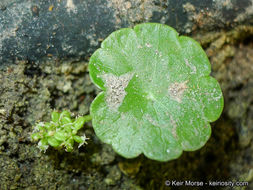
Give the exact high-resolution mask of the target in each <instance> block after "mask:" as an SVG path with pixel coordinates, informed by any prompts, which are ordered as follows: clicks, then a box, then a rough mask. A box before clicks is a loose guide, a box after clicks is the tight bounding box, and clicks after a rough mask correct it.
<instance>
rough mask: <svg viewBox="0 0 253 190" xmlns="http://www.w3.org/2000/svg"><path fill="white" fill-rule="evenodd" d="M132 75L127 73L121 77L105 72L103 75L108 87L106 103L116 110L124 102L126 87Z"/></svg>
mask: <svg viewBox="0 0 253 190" xmlns="http://www.w3.org/2000/svg"><path fill="white" fill-rule="evenodd" d="M132 77H133V74H132V73H127V74H124V75H121V76H119V77H118V76H115V75H113V74H104V75H102V76H101V78H102V79H103V81H104V83H105V87H106V88H107V90H106V103H107V105H108V107H109V108H111V109H112V110H114V111H116V110H117V109H118V108H119V106H120V105H121V104H122V102H123V100H124V98H125V96H126V94H127V93H126V91H125V88H126V87H127V86H128V83H129V81H130V80H131V79H132Z"/></svg>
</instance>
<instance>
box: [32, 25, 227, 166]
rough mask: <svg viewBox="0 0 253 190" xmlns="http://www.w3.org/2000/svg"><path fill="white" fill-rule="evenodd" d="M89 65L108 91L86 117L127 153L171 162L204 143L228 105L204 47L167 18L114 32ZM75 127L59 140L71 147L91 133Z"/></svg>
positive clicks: (97, 82)
mask: <svg viewBox="0 0 253 190" xmlns="http://www.w3.org/2000/svg"><path fill="white" fill-rule="evenodd" d="M89 72H90V77H91V80H92V81H93V83H94V84H95V85H96V86H97V87H98V88H100V89H101V90H102V92H101V93H99V94H98V96H97V97H96V98H95V100H94V101H93V102H92V104H91V108H90V114H91V117H90V116H88V117H89V119H91V118H92V125H93V128H94V130H95V133H96V135H97V136H98V138H99V139H101V140H102V141H103V142H105V143H108V144H111V145H112V147H113V149H114V150H115V151H116V152H117V153H119V154H120V155H122V156H124V157H126V158H134V157H136V156H138V155H140V154H142V153H143V154H144V155H145V156H147V157H148V158H150V159H154V160H158V161H168V160H172V159H175V158H178V157H179V156H180V155H181V154H182V151H194V150H197V149H199V148H201V147H202V146H204V144H205V143H206V142H207V140H208V139H209V137H210V135H211V126H210V122H213V121H215V120H217V119H218V118H219V116H220V114H221V112H222V109H223V96H222V92H221V89H220V86H219V84H218V82H217V81H216V80H215V79H214V78H213V77H211V76H210V72H211V65H210V63H209V61H208V58H207V56H206V54H205V52H204V50H203V49H202V48H201V46H200V45H199V44H198V43H197V42H196V41H195V40H193V39H192V38H189V37H185V36H179V35H178V33H177V32H176V31H175V30H174V29H173V28H171V27H169V26H166V25H162V24H156V23H145V24H139V25H136V26H135V27H134V28H133V29H129V28H125V29H120V30H118V31H115V32H113V33H112V34H111V35H110V36H109V37H107V38H106V39H105V40H104V41H103V42H102V44H101V48H99V49H98V50H96V51H95V52H94V54H93V55H92V56H91V58H90V63H89ZM74 122H75V121H74ZM72 123H73V122H72ZM44 127H45V126H44ZM44 127H41V128H40V129H39V131H40V130H42V129H44ZM70 128H71V127H70ZM71 129H72V128H71ZM69 130H70V129H68V131H69ZM39 133H40V132H37V134H39ZM35 134H36V133H35ZM71 134H72V133H71ZM73 134H74V135H72V136H71V139H72V140H70V141H68V140H67V141H66V139H65V138H64V141H63V139H62V140H61V141H60V142H58V141H57V143H56V144H57V145H58V144H59V145H60V144H61V143H62V142H64V145H61V146H65V147H66V149H67V150H72V147H73V142H74V141H76V142H78V143H81V144H82V143H84V142H85V140H84V139H85V138H86V137H85V138H83V139H82V141H81V139H80V138H79V139H77V137H75V136H76V133H73ZM35 137H36V135H35ZM47 138H48V136H47ZM75 138H76V140H75ZM38 139H39V138H38ZM55 139H56V140H60V138H59V139H57V138H55ZM41 141H42V140H41ZM43 142H44V141H43ZM43 142H41V143H42V144H43ZM47 142H48V144H50V145H52V146H55V147H58V146H56V144H54V143H53V142H52V141H51V140H49V139H47ZM65 142H66V143H65ZM69 142H71V143H70V145H71V146H70V147H69V148H67V146H68V145H69ZM43 145H44V144H43ZM66 145H67V146H66ZM46 146H47V144H46Z"/></svg>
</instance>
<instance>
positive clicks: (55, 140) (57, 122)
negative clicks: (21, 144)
mask: <svg viewBox="0 0 253 190" xmlns="http://www.w3.org/2000/svg"><path fill="white" fill-rule="evenodd" d="M89 120H91V117H90V116H79V117H76V118H72V117H71V113H70V112H69V111H63V112H61V113H59V112H56V111H53V112H52V113H51V121H50V122H39V123H37V124H36V125H35V126H34V130H33V133H32V135H31V139H32V140H34V141H39V143H38V147H39V149H40V150H42V151H44V152H45V151H46V150H47V148H48V147H49V145H50V146H52V147H54V148H62V147H63V148H65V150H66V151H67V152H71V151H72V150H73V147H74V142H76V143H78V144H79V146H78V147H80V146H82V145H83V144H86V143H87V142H86V140H87V139H88V138H87V137H86V136H85V135H82V136H79V135H78V134H77V132H78V130H79V129H81V128H82V127H83V125H84V123H85V122H87V121H89Z"/></svg>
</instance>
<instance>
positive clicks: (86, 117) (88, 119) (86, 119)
mask: <svg viewBox="0 0 253 190" xmlns="http://www.w3.org/2000/svg"><path fill="white" fill-rule="evenodd" d="M83 118H84V122H85V123H86V122H87V121H90V120H92V117H91V115H85V116H83Z"/></svg>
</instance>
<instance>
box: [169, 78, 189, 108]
mask: <svg viewBox="0 0 253 190" xmlns="http://www.w3.org/2000/svg"><path fill="white" fill-rule="evenodd" d="M187 82H188V81H184V82H182V83H177V82H175V83H173V84H171V85H170V87H169V95H170V96H171V97H172V98H173V99H174V100H176V101H177V102H179V103H181V101H182V95H183V93H184V91H185V90H186V89H187V88H188V87H187V86H186V84H187Z"/></svg>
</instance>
